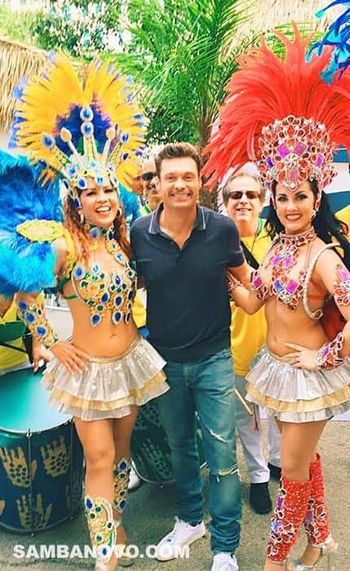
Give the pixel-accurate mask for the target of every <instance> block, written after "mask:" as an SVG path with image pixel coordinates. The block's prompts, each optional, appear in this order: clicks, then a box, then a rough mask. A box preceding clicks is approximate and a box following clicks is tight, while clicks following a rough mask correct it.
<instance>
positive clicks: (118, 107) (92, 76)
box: [11, 53, 145, 184]
mask: <svg viewBox="0 0 350 571" xmlns="http://www.w3.org/2000/svg"><path fill="white" fill-rule="evenodd" d="M85 108H90V109H91V110H92V112H93V118H92V119H91V123H92V127H93V137H92V139H93V147H94V148H95V149H96V153H95V155H94V157H93V158H94V159H95V160H96V161H97V162H98V163H99V164H100V165H101V167H102V168H106V164H105V163H106V161H107V160H108V164H109V165H110V164H112V165H114V169H115V175H116V177H117V179H118V181H119V182H121V183H124V184H126V183H127V182H128V181H129V179H130V176H134V174H135V173H136V162H137V157H138V154H139V153H140V152H141V150H142V147H143V143H144V131H145V120H144V118H143V116H142V110H141V108H140V107H139V106H138V104H137V103H136V102H135V101H134V96H133V94H132V92H131V89H130V81H129V80H128V78H126V77H124V76H122V75H121V74H119V73H118V72H117V70H116V69H115V68H114V67H113V66H110V65H108V64H107V63H102V62H100V61H97V60H96V61H94V62H92V64H91V65H90V66H89V68H88V69H87V70H86V73H85V77H84V78H81V77H80V76H79V75H78V73H77V71H76V70H75V69H74V67H73V64H72V63H71V61H70V60H69V59H68V57H67V56H65V55H64V54H62V53H52V54H51V55H50V57H49V59H48V61H47V64H46V66H45V68H44V70H43V71H42V72H41V74H40V75H38V76H37V77H35V78H31V79H30V80H28V81H27V82H26V84H24V85H22V86H21V88H20V89H18V90H17V104H16V109H15V118H14V124H13V127H12V139H11V140H12V142H13V144H15V145H16V146H17V147H19V148H21V149H25V151H26V152H27V153H28V156H29V157H30V159H31V160H32V161H34V162H37V161H39V160H42V161H45V162H46V163H47V165H48V167H49V168H50V169H51V173H49V174H50V175H51V177H53V176H56V175H57V173H60V174H61V176H63V177H65V178H69V176H68V175H67V167H68V166H69V165H71V164H76V163H77V161H76V159H75V158H74V156H73V155H72V150H71V147H70V146H69V144H67V141H66V140H63V138H62V136H61V129H62V128H63V127H65V128H66V130H67V131H69V134H70V135H71V141H72V144H73V145H74V147H75V148H76V149H77V151H78V153H79V155H81V158H82V164H84V165H87V164H88V163H89V161H90V160H91V157H90V156H89V157H88V156H87V155H86V150H85V146H86V142H87V137H85V134H83V133H82V131H81V127H82V122H83V120H82V118H81V116H80V112H81V111H82V110H83V109H85ZM88 121H90V119H88ZM110 127H113V128H114V129H115V135H114V137H113V138H112V140H111V141H110V147H109V153H108V156H105V155H104V154H103V150H104V148H105V145H106V142H107V139H108V136H107V130H109V128H110ZM47 135H48V136H49V137H53V138H54V142H55V146H54V148H52V147H50V146H49V145H45V136H47ZM89 140H91V137H90V138H89Z"/></svg>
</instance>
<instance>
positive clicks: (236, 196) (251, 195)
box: [229, 190, 260, 200]
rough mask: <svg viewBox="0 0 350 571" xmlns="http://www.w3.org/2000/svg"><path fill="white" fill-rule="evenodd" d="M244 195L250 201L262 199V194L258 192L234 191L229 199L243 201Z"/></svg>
mask: <svg viewBox="0 0 350 571" xmlns="http://www.w3.org/2000/svg"><path fill="white" fill-rule="evenodd" d="M243 195H245V196H246V197H247V198H248V200H254V199H255V198H260V192H258V191H256V190H234V191H233V192H230V194H229V198H232V199H233V200H241V198H242V196H243Z"/></svg>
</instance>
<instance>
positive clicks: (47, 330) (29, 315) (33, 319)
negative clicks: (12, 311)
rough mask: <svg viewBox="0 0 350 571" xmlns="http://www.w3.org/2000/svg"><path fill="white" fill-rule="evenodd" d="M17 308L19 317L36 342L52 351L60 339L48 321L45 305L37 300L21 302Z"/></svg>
mask: <svg viewBox="0 0 350 571" xmlns="http://www.w3.org/2000/svg"><path fill="white" fill-rule="evenodd" d="M17 308H18V316H19V317H20V318H21V319H22V321H24V323H25V324H26V325H27V327H28V329H29V331H30V332H31V334H32V335H33V338H34V339H35V340H36V341H38V342H39V343H42V344H43V345H44V347H45V348H46V349H51V347H53V346H54V345H55V344H56V343H58V341H59V337H58V335H57V334H56V333H55V332H54V330H53V329H52V327H51V325H50V324H49V322H48V321H47V318H46V315H45V310H44V304H43V303H41V302H39V301H37V300H36V301H33V302H31V303H27V302H26V301H23V300H19V301H18V302H17Z"/></svg>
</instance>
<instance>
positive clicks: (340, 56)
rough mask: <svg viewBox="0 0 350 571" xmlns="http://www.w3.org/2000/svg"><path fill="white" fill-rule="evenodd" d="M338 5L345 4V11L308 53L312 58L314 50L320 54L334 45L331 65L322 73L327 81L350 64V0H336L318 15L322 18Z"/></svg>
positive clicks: (330, 80) (331, 79)
mask: <svg viewBox="0 0 350 571" xmlns="http://www.w3.org/2000/svg"><path fill="white" fill-rule="evenodd" d="M337 5H342V6H344V7H345V11H344V12H343V14H341V15H340V16H339V18H337V19H336V20H335V21H334V22H333V23H332V24H330V26H329V27H328V30H327V32H326V33H325V35H324V37H323V38H322V39H321V40H319V41H318V42H315V43H314V44H313V45H312V46H311V48H310V51H309V54H308V58H311V56H312V54H313V53H314V52H316V53H317V54H318V55H319V54H320V53H321V52H322V50H323V48H324V47H325V46H333V47H334V51H333V55H332V59H331V61H330V64H329V67H328V68H327V69H326V71H324V72H323V73H322V77H323V79H324V80H325V81H326V82H327V83H332V81H333V77H334V75H335V74H336V73H337V72H338V71H344V70H345V69H346V68H347V67H349V65H350V0H347V1H346V2H342V1H340V0H335V1H334V2H331V4H329V5H328V6H326V7H325V8H323V9H322V10H319V11H318V12H317V13H316V16H317V18H322V16H324V15H325V13H326V11H327V10H329V9H330V8H333V7H334V6H337Z"/></svg>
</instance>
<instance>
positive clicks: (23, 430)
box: [0, 369, 83, 533]
mask: <svg viewBox="0 0 350 571" xmlns="http://www.w3.org/2000/svg"><path fill="white" fill-rule="evenodd" d="M40 378H41V375H40V373H37V374H35V375H34V373H33V371H32V369H23V370H19V371H13V372H10V373H7V374H6V375H4V376H2V377H0V526H3V527H4V528H7V529H10V530H15V531H20V532H27V533H29V532H34V531H39V530H44V529H48V528H50V527H53V526H55V525H57V524H59V523H61V522H63V521H65V520H66V519H68V518H70V517H72V516H73V515H74V514H75V513H76V512H77V511H78V510H79V509H80V507H81V505H82V502H81V497H82V481H83V451H82V447H81V444H80V441H79V439H78V436H77V434H76V431H75V427H74V424H73V422H72V420H71V418H69V417H68V416H67V415H62V414H60V413H58V412H56V411H54V410H52V409H51V408H50V407H49V405H48V397H49V395H48V393H47V391H45V390H44V389H43V388H42V387H41V385H40Z"/></svg>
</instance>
